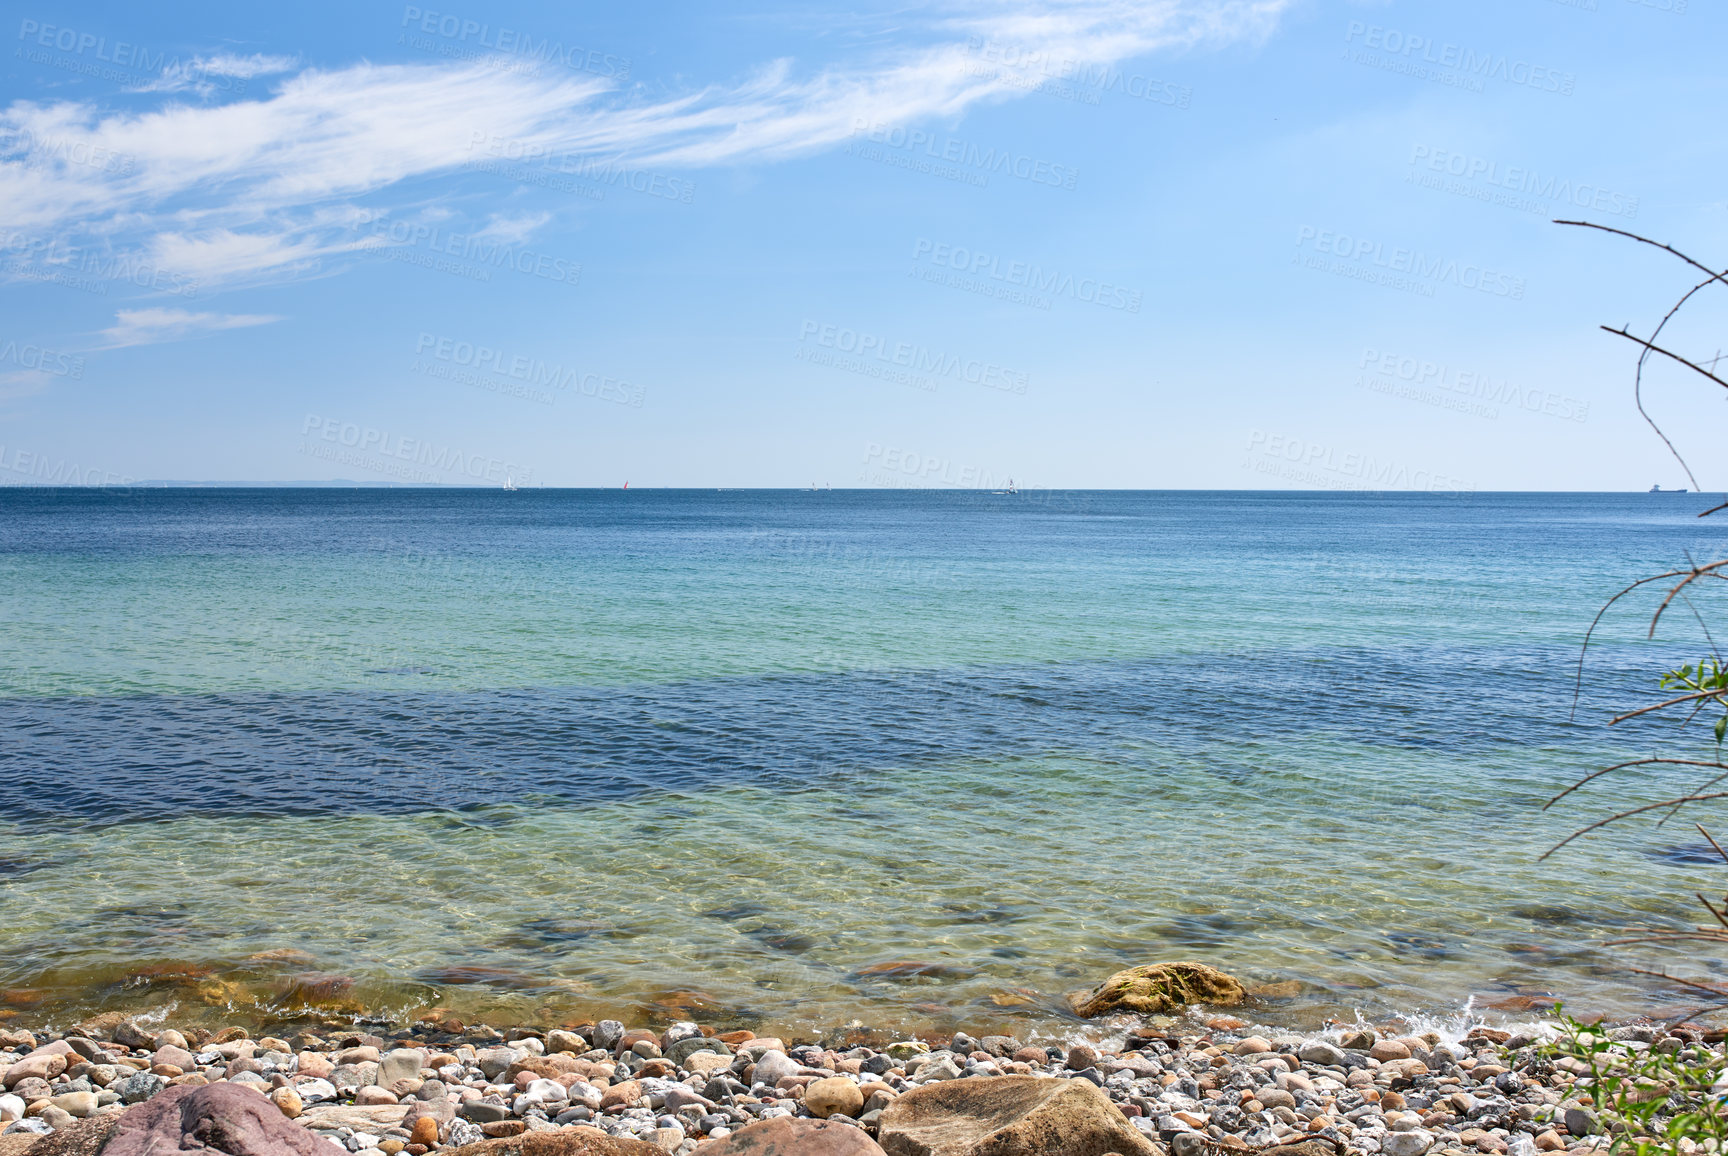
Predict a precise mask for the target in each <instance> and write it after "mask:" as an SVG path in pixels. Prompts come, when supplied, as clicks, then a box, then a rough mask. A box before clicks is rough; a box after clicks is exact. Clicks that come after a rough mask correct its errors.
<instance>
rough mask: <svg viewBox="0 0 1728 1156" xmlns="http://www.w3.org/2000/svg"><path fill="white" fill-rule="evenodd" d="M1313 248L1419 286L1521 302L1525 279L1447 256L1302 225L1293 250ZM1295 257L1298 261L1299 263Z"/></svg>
mask: <svg viewBox="0 0 1728 1156" xmlns="http://www.w3.org/2000/svg"><path fill="white" fill-rule="evenodd" d="M1305 246H1308V247H1312V248H1313V250H1314V251H1315V252H1317V253H1327V254H1331V255H1332V256H1334V257H1339V258H1341V259H1343V260H1345V261H1349V262H1352V263H1354V264H1355V265H1357V267H1362V266H1363V264H1364V263H1366V264H1367V265H1370V266H1374V267H1375V268H1377V269H1380V270H1385V271H1387V272H1389V273H1391V274H1397V275H1404V274H1408V275H1409V276H1410V277H1412V278H1415V279H1416V282H1415V283H1416V284H1418V285H1431V284H1444V283H1447V282H1450V283H1451V284H1454V285H1458V286H1460V287H1462V288H1464V289H1473V290H1475V291H1476V292H1479V293H1488V294H1491V295H1493V296H1495V297H1507V298H1510V299H1512V300H1514V301H1522V300H1523V299H1524V278H1522V277H1515V276H1513V275H1512V274H1510V273H1499V272H1496V271H1495V270H1493V269H1485V268H1483V267H1482V266H1480V265H1474V264H1471V263H1470V262H1468V261H1465V262H1459V261H1455V260H1453V259H1452V258H1450V257H1432V256H1429V255H1428V254H1426V253H1424V252H1422V251H1421V250H1420V249H1392V250H1390V251H1389V250H1388V249H1387V248H1386V246H1385V245H1384V244H1382V243H1381V242H1379V241H1372V240H1369V239H1368V238H1367V237H1355V236H1352V235H1351V234H1349V233H1334V232H1330V231H1328V230H1325V229H1316V228H1315V227H1314V226H1312V225H1303V226H1302V227H1301V228H1300V229H1299V230H1297V233H1296V247H1297V248H1298V249H1301V248H1303V247H1305ZM1301 256H1302V255H1301V254H1300V253H1298V254H1297V260H1298V261H1300V260H1301Z"/></svg>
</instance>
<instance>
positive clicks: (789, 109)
mask: <svg viewBox="0 0 1728 1156" xmlns="http://www.w3.org/2000/svg"><path fill="white" fill-rule="evenodd" d="M1288 2H1289V0H1140V2H1136V3H1130V2H1126V0H1040V2H1031V0H1022V2H1011V0H958V2H956V3H952V4H950V6H948V7H947V8H945V9H943V10H941V11H940V13H939V15H938V16H937V17H936V18H934V19H933V20H931V21H930V22H929V23H928V24H927V25H926V26H925V27H924V28H922V29H920V30H918V34H917V35H918V39H919V40H920V42H919V43H917V44H914V45H901V46H896V47H893V48H878V49H873V50H872V51H871V55H870V56H869V58H868V59H863V60H859V61H855V62H847V63H843V64H839V65H834V66H830V67H827V68H824V69H822V70H819V71H816V72H814V73H810V74H800V72H799V71H798V69H797V68H796V67H795V66H794V64H793V63H792V62H791V61H785V60H781V61H773V62H769V63H767V64H764V65H763V66H762V67H760V68H759V69H758V70H757V71H756V72H754V73H753V74H751V75H749V76H746V77H744V78H743V79H741V80H739V81H737V82H735V83H731V84H715V85H711V86H709V87H707V88H704V89H701V90H699V91H693V92H688V93H685V94H681V95H677V96H673V97H670V98H665V99H659V100H639V99H632V98H630V97H629V96H627V95H626V94H624V93H622V92H620V91H619V90H618V89H617V88H616V86H615V84H614V83H613V82H611V81H608V80H605V79H602V78H599V77H595V76H586V75H571V74H564V75H562V76H557V77H542V76H537V75H531V74H524V73H521V72H517V71H511V70H501V69H498V68H496V67H492V66H490V65H488V64H486V63H477V64H476V63H469V64H462V65H451V64H390V65H379V64H370V63H360V64H355V65H352V66H349V67H346V68H338V69H317V68H309V69H305V70H303V71H300V72H298V73H296V74H293V75H288V76H285V77H284V79H282V80H280V81H279V82H278V83H277V84H276V85H275V86H274V88H273V89H272V90H271V92H270V93H269V94H268V95H267V96H265V97H261V98H250V99H244V100H233V101H230V102H227V103H219V104H202V105H189V104H185V103H182V102H179V101H175V100H172V99H166V100H165V101H164V103H163V104H162V106H161V107H158V108H154V109H149V110H145V111H113V110H105V109H102V108H100V107H98V106H97V105H95V104H92V103H89V102H72V101H60V102H53V103H36V102H28V101H20V102H17V103H15V104H13V105H12V106H11V107H10V108H7V109H6V110H4V112H0V206H3V207H0V225H3V226H6V227H8V228H23V229H30V230H36V231H43V232H51V233H54V234H55V235H57V236H62V237H65V238H66V239H67V240H68V241H72V240H82V241H85V242H86V243H88V242H93V241H98V240H99V241H101V242H102V243H106V244H116V243H129V244H131V245H133V246H135V247H137V248H140V249H142V250H145V251H148V252H150V253H152V254H153V255H154V256H155V258H156V259H157V260H158V261H159V262H160V263H161V264H162V265H163V266H164V267H166V268H173V269H176V270H178V271H181V272H184V273H186V274H187V275H188V276H192V277H194V278H196V279H197V280H198V281H200V282H201V283H204V284H210V285H222V284H233V283H238V282H244V281H246V280H249V279H252V280H256V279H261V278H267V277H271V276H280V275H283V274H286V273H293V272H300V271H303V270H306V269H308V268H315V267H317V263H318V262H320V261H321V260H322V259H324V258H326V257H329V256H332V255H338V254H342V253H345V252H350V251H352V250H353V249H354V248H356V247H357V246H356V242H355V240H354V238H355V233H354V231H353V229H354V221H355V217H356V215H357V213H358V210H357V209H356V207H355V204H354V202H355V200H356V199H357V198H361V197H364V196H367V195H368V194H374V193H377V192H379V191H380V190H385V189H390V188H392V187H394V186H398V185H401V184H402V183H403V182H407V181H410V180H412V179H415V178H422V177H435V176H439V175H442V174H448V173H451V172H455V171H457V170H459V169H460V168H461V167H462V166H463V165H464V164H465V163H466V162H469V161H471V160H473V159H476V154H475V152H474V151H473V149H474V142H475V141H477V140H496V139H498V138H504V139H508V140H511V141H513V142H520V143H521V144H523V145H524V146H532V147H534V148H539V149H545V150H548V151H549V152H559V153H566V152H567V153H572V154H580V155H591V156H595V157H604V158H606V159H608V160H615V161H620V162H625V163H632V164H641V165H647V164H654V165H658V166H665V167H683V168H700V167H709V166H717V165H729V164H738V163H746V162H770V161H775V160H779V159H783V158H788V157H794V156H799V155H805V154H809V153H813V152H818V151H821V150H823V149H826V148H830V147H833V146H835V145H836V144H839V143H841V142H843V141H845V140H847V139H848V138H849V137H851V136H852V135H853V133H854V132H855V131H856V128H857V126H858V125H859V124H860V123H873V124H897V125H906V124H911V123H914V122H917V121H921V120H930V119H947V120H951V119H954V118H957V117H959V116H961V115H963V114H964V113H966V112H967V111H968V110H969V109H971V108H974V107H976V106H978V105H981V104H985V103H992V102H998V101H1006V100H1011V99H1016V98H1018V97H1021V96H1023V95H1024V92H1023V86H1021V87H1016V86H1014V85H1012V84H1007V83H1004V82H1003V81H1002V79H1001V78H1000V77H997V76H995V75H992V74H991V73H990V72H989V71H988V70H980V69H978V68H976V67H969V65H972V64H975V61H976V57H975V56H973V55H972V54H971V50H970V49H969V47H968V45H969V44H976V43H977V42H979V41H980V40H990V41H994V42H998V43H1004V44H1010V45H1013V46H1015V47H1016V48H1018V49H1021V50H1024V51H1036V52H1039V53H1043V54H1045V55H1046V56H1047V57H1048V58H1050V59H1058V60H1073V61H1079V62H1084V63H1086V64H1089V65H1105V66H1108V65H1113V64H1117V63H1120V62H1122V61H1125V60H1128V59H1131V58H1133V57H1136V56H1140V55H1144V54H1146V53H1150V52H1154V51H1159V50H1171V49H1176V50H1180V49H1188V48H1193V47H1200V46H1206V45H1209V44H1216V43H1223V42H1227V41H1231V40H1238V39H1242V38H1254V37H1260V36H1263V35H1265V34H1266V33H1267V32H1269V31H1270V30H1271V28H1272V27H1273V25H1274V23H1275V21H1276V19H1277V17H1278V15H1279V13H1280V12H1281V10H1282V9H1283V8H1284V7H1285V6H1286V4H1287V3H1288ZM291 67H292V61H290V60H288V59H287V58H283V57H270V56H263V55H254V56H251V57H237V56H227V55H212V56H208V57H200V58H198V59H196V60H195V61H193V62H192V63H191V64H189V65H187V66H186V67H185V68H183V69H181V70H180V71H179V72H178V73H177V74H176V75H174V76H164V78H163V79H162V81H160V82H158V83H157V84H153V85H152V86H150V91H151V92H154V93H160V94H163V95H164V96H165V97H171V96H172V94H173V93H175V92H178V91H181V90H183V89H196V86H197V85H198V84H199V83H201V81H200V77H208V76H211V75H225V76H235V77H241V76H244V77H256V76H261V75H273V74H280V73H285V72H287V71H288V70H289V69H290V68H291ZM44 140H55V141H62V142H64V141H67V140H77V141H84V142H87V143H88V145H89V146H90V147H91V148H93V149H102V150H106V154H111V155H120V156H126V157H128V158H130V159H131V162H132V163H131V165H130V167H129V168H128V169H127V170H126V171H124V172H118V173H117V172H110V171H99V170H95V169H93V168H92V167H91V166H89V165H84V166H77V165H72V164H68V163H64V162H63V161H62V160H59V159H57V158H56V156H55V155H37V154H38V151H39V150H36V149H35V148H34V147H33V145H32V142H38V141H44ZM62 151H64V150H62ZM106 154H105V155H106ZM495 219H496V220H500V221H502V220H508V221H512V222H515V224H514V225H512V226H508V227H505V232H506V233H508V232H509V231H510V229H511V228H515V229H521V228H523V227H524V225H523V223H524V222H526V221H528V220H529V218H527V217H521V216H515V217H508V218H506V217H498V218H495ZM540 223H542V222H540V221H535V222H534V227H538V225H539V224H540Z"/></svg>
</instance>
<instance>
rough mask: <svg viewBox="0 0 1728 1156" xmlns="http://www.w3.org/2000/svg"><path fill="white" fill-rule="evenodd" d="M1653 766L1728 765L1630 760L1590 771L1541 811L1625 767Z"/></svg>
mask: <svg viewBox="0 0 1728 1156" xmlns="http://www.w3.org/2000/svg"><path fill="white" fill-rule="evenodd" d="M1653 764H1666V765H1673V766H1681V767H1716V768H1719V769H1721V770H1728V763H1717V762H1710V761H1707V760H1704V759H1659V758H1648V759H1632V760H1630V761H1629V762H1624V763H1615V764H1614V765H1613V766H1611V767H1603V768H1602V769H1601V770H1599V771H1591V772H1590V773H1589V774H1588V775H1585V776H1584V777H1583V778H1582V779H1579V780H1578V781H1577V782H1576V783H1573V784H1572V785H1571V786H1570V787H1567V788H1566V789H1565V790H1564V791H1561V792H1560V793H1559V794H1558V795H1555V796H1554V797H1553V798H1552V799H1549V800H1548V801H1547V802H1546V803H1543V804H1542V809H1543V810H1544V811H1546V810H1547V809H1548V808H1549V807H1552V806H1553V805H1554V804H1555V803H1558V802H1559V801H1560V800H1561V799H1564V798H1565V797H1566V796H1567V795H1570V794H1571V793H1572V792H1573V791H1576V790H1578V789H1579V788H1581V787H1583V786H1584V784H1586V783H1589V782H1591V781H1593V780H1595V779H1600V778H1601V777H1602V776H1603V775H1606V774H1609V773H1611V772H1613V771H1623V770H1625V769H1626V768H1627V767H1646V766H1651V765H1653Z"/></svg>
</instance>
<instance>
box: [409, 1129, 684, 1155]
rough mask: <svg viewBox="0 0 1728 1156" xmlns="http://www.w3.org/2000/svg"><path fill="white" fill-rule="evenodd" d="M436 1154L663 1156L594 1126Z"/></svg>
mask: <svg viewBox="0 0 1728 1156" xmlns="http://www.w3.org/2000/svg"><path fill="white" fill-rule="evenodd" d="M438 1156H666V1150H665V1149H664V1148H662V1147H660V1145H658V1144H650V1143H648V1141H646V1140H629V1139H625V1138H622V1137H614V1136H608V1135H606V1133H604V1132H602V1131H600V1129H598V1128H565V1129H563V1130H561V1131H558V1132H524V1133H523V1134H522V1135H520V1136H505V1137H502V1138H500V1139H497V1140H482V1141H480V1142H479V1143H478V1144H464V1145H462V1147H460V1148H440V1149H439V1150H438ZM703 1156H707V1153H706V1150H704V1154H703Z"/></svg>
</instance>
